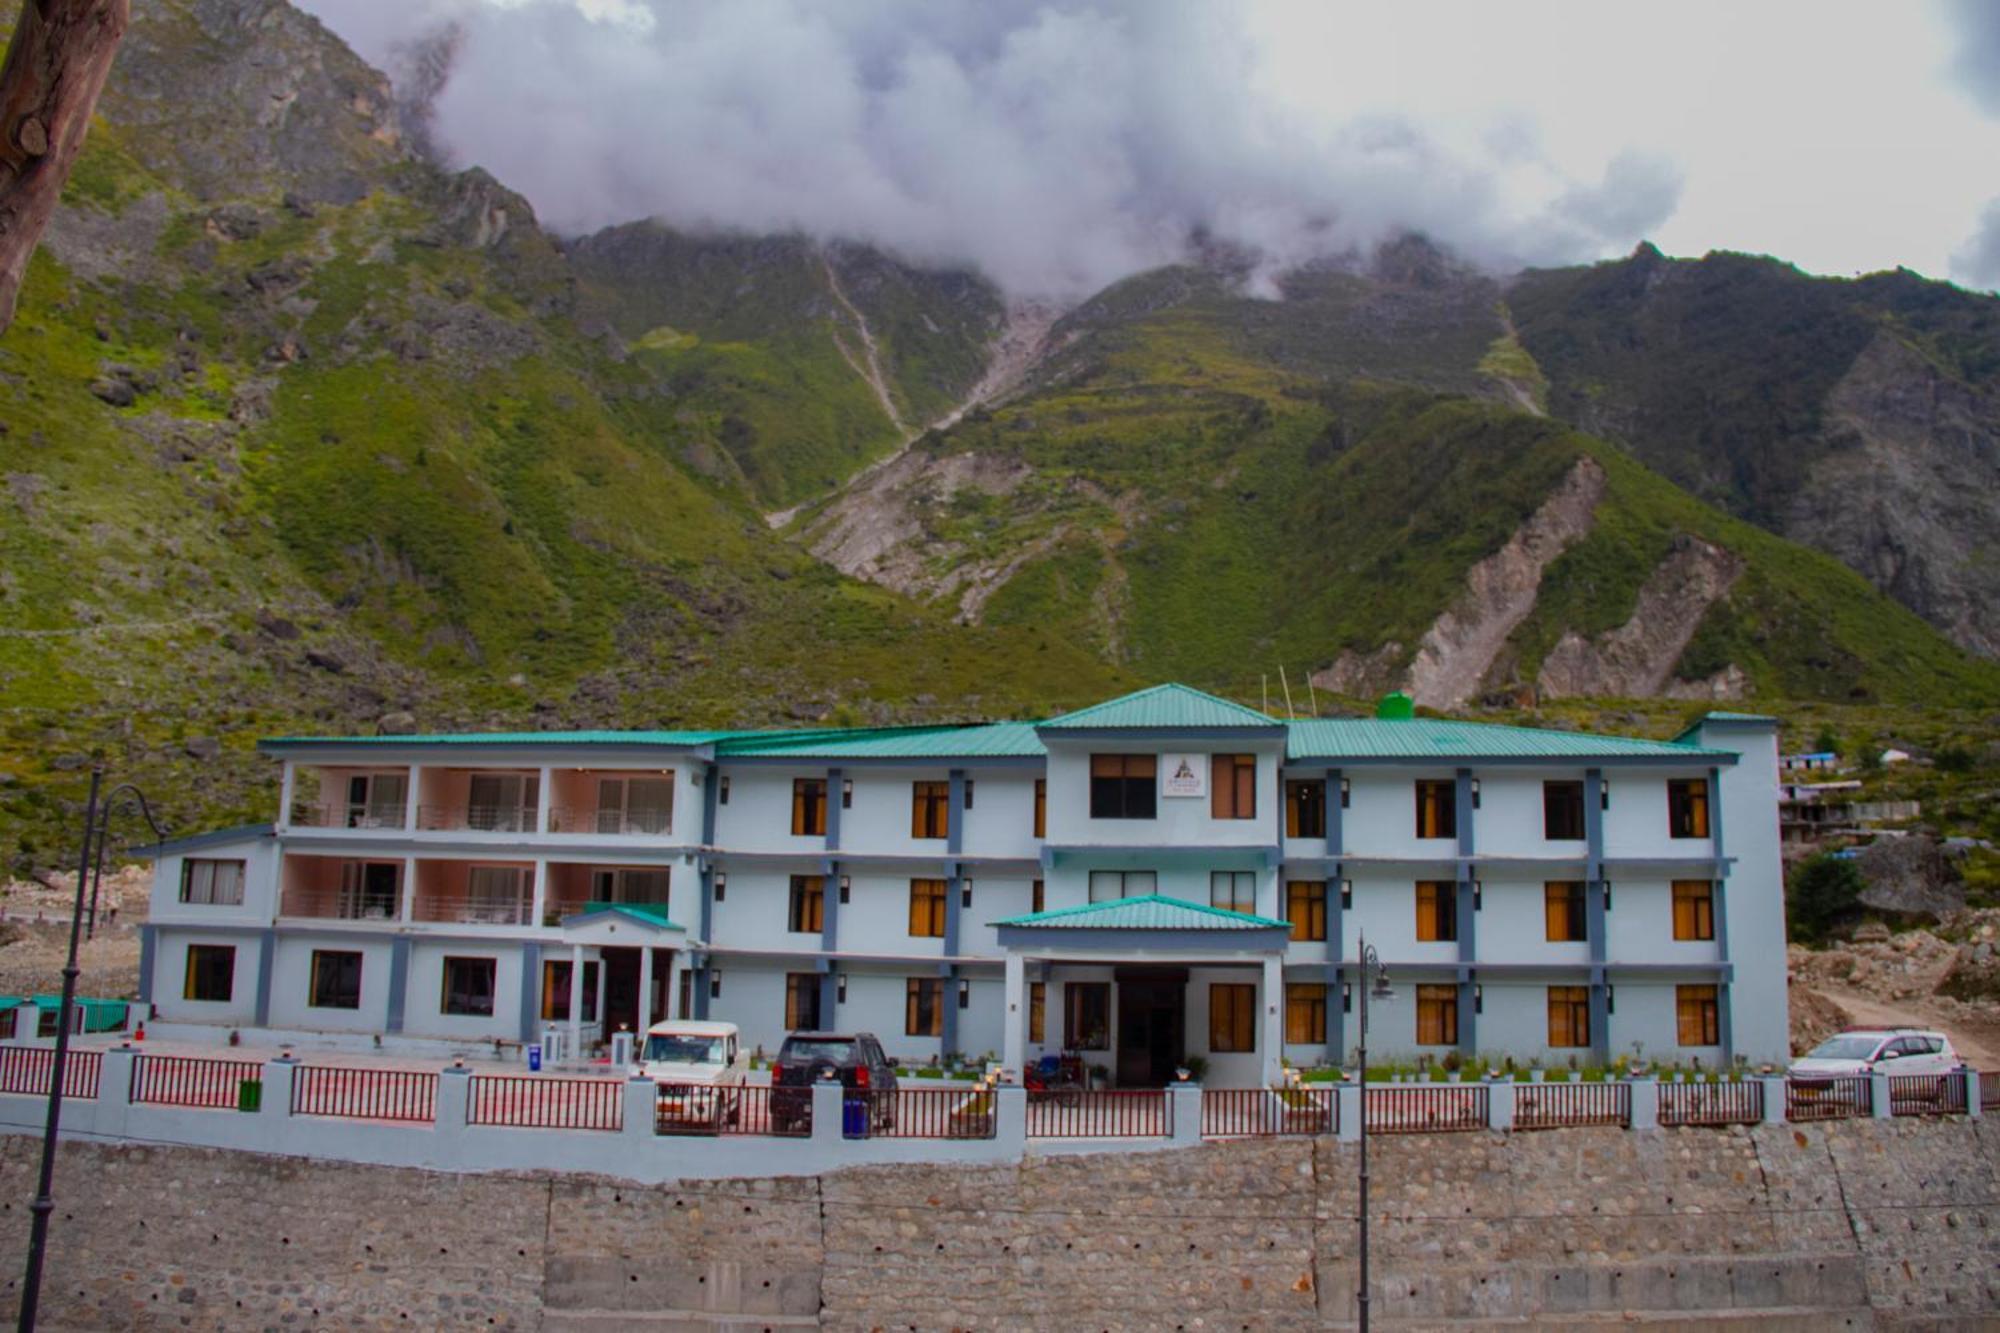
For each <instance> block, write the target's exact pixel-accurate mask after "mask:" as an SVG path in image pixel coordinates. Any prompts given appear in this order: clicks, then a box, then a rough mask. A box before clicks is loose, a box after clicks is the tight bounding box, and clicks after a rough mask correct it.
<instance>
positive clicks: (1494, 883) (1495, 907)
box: [1477, 874, 1623, 967]
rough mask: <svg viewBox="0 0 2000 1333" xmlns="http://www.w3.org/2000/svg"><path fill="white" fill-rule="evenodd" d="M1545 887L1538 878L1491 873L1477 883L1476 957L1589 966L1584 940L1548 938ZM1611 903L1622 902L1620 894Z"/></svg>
mask: <svg viewBox="0 0 2000 1333" xmlns="http://www.w3.org/2000/svg"><path fill="white" fill-rule="evenodd" d="M1579 878H1581V876H1579ZM1546 885H1547V881H1545V880H1543V879H1541V878H1540V877H1536V878H1534V879H1527V878H1519V877H1512V876H1510V877H1508V878H1505V879H1496V878H1494V877H1493V876H1492V875H1491V874H1489V875H1487V877H1486V878H1485V879H1483V880H1481V881H1480V894H1479V896H1480V901H1481V907H1480V910H1479V912H1478V913H1477V916H1478V928H1479V940H1478V949H1479V957H1481V958H1487V959H1495V960H1502V961H1505V962H1509V963H1556V964H1565V965H1573V966H1577V967H1583V966H1587V965H1588V964H1589V962H1590V944H1589V942H1588V941H1587V940H1576V941H1567V942H1565V941H1552V940H1550V939H1549V938H1548V920H1547V912H1546V906H1545V904H1546V893H1545V890H1546ZM1614 901H1618V902H1622V901H1623V897H1622V891H1621V894H1620V896H1619V897H1618V898H1616V899H1614Z"/></svg>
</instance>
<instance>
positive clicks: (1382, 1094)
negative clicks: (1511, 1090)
mask: <svg viewBox="0 0 2000 1333" xmlns="http://www.w3.org/2000/svg"><path fill="white" fill-rule="evenodd" d="M1366 1100H1367V1105H1366V1106H1364V1107H1362V1114H1363V1117H1364V1118H1365V1119H1366V1121H1367V1128H1368V1132H1369V1133H1371V1134H1450V1133H1453V1132H1456V1131H1461V1130H1469V1129H1484V1128H1486V1123H1487V1120H1486V1100H1487V1090H1486V1087H1485V1086H1484V1085H1483V1084H1479V1083H1412V1084H1391V1085H1389V1086H1388V1087H1373V1088H1369V1089H1367V1092H1366Z"/></svg>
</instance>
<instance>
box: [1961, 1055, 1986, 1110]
mask: <svg viewBox="0 0 2000 1333" xmlns="http://www.w3.org/2000/svg"><path fill="white" fill-rule="evenodd" d="M1958 1076H1959V1077H1960V1078H1962V1079H1964V1080H1965V1113H1966V1115H1968V1116H1970V1117H1971V1118H1972V1119H1974V1120H1977V1119H1979V1113H1980V1111H1981V1110H1982V1109H1984V1108H1982V1107H1981V1106H1980V1104H1979V1071H1978V1070H1976V1069H1974V1068H1972V1067H1971V1066H1970V1065H1960V1066H1959V1067H1958Z"/></svg>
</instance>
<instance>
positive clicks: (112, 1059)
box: [94, 1041, 1978, 1138]
mask: <svg viewBox="0 0 2000 1333" xmlns="http://www.w3.org/2000/svg"><path fill="white" fill-rule="evenodd" d="M103 1060H104V1063H103V1064H101V1065H99V1066H98V1067H97V1116H96V1120H95V1122H94V1123H95V1124H96V1126H97V1132H98V1133H100V1134H114V1135H117V1136H118V1137H120V1138H123V1137H124V1136H125V1131H126V1123H127V1116H128V1114H129V1112H130V1111H131V1107H132V1080H133V1078H134V1076H135V1074H136V1073H137V1070H138V1064H139V1051H138V1048H136V1047H135V1046H133V1045H132V1043H131V1042H129V1041H128V1042H125V1043H123V1044H121V1045H118V1046H113V1047H112V1048H111V1049H110V1050H108V1051H106V1052H104V1056H103ZM1977 1077H1978V1076H1977V1075H1974V1078H1975V1080H1976V1079H1977Z"/></svg>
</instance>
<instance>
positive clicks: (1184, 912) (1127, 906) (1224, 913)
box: [992, 893, 1291, 930]
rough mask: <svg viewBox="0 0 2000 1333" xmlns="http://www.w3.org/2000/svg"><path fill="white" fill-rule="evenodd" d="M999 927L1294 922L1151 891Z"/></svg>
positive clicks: (1222, 926)
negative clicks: (1187, 900) (1253, 914)
mask: <svg viewBox="0 0 2000 1333" xmlns="http://www.w3.org/2000/svg"><path fill="white" fill-rule="evenodd" d="M992 924H993V925H996V926H1029V927H1039V928H1043V929H1048V930H1271V929H1279V930H1290V929H1291V922H1289V921H1274V920H1272V919H1271V918H1270V917H1266V916H1252V915H1250V914H1249V913H1248V912H1232V911H1230V910H1228V909H1227V908H1223V907H1210V906H1208V905H1207V904H1206V903H1191V902H1185V901H1183V900H1181V899H1179V898H1169V897H1166V896H1165V895H1164V894H1158V893H1148V894H1144V895H1142V896H1140V897H1137V898H1116V899H1113V900H1112V901H1110V902H1102V903H1091V904H1089V905H1088V906H1084V907H1062V908H1057V909H1056V910H1055V911H1053V912H1030V913H1028V915H1026V916H1016V917H1009V918H1008V919H1007V920H1005V921H995V922H993V923H992Z"/></svg>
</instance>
